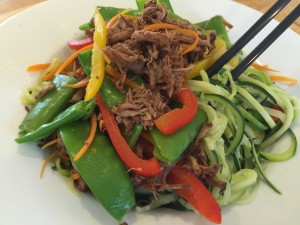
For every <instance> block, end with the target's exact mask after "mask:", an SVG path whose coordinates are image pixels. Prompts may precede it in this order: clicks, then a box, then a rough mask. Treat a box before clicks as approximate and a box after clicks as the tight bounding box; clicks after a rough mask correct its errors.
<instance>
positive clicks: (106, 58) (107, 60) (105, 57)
mask: <svg viewBox="0 0 300 225" xmlns="http://www.w3.org/2000/svg"><path fill="white" fill-rule="evenodd" d="M102 54H103V57H104V60H105V62H106V63H107V64H111V60H110V58H109V57H108V55H106V54H105V52H104V51H103V49H102Z"/></svg>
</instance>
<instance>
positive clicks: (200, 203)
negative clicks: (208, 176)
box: [167, 165, 222, 224]
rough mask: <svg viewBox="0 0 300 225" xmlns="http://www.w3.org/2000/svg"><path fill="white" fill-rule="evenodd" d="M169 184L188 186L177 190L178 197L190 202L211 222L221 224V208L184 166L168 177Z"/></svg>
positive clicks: (174, 169)
mask: <svg viewBox="0 0 300 225" xmlns="http://www.w3.org/2000/svg"><path fill="white" fill-rule="evenodd" d="M167 182H168V184H186V185H189V186H190V188H184V189H176V190H175V192H176V194H177V195H178V196H180V197H181V198H183V199H185V200H186V201H188V202H189V203H190V204H191V205H192V206H193V208H194V209H195V210H197V211H198V212H199V213H200V214H201V215H203V216H204V217H205V218H206V219H207V220H209V221H210V222H213V223H216V224H220V223H221V220H222V218H221V208H220V206H219V205H218V203H217V202H216V200H215V199H214V198H213V197H212V196H211V194H210V193H209V191H208V190H207V189H206V187H205V186H204V185H203V184H202V183H201V181H200V180H199V179H198V178H197V177H196V176H195V175H194V173H192V172H191V171H189V170H188V169H187V168H186V167H183V166H182V165H176V166H175V167H174V168H173V169H172V170H171V171H170V173H169V174H168V176H167Z"/></svg>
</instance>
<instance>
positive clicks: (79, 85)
mask: <svg viewBox="0 0 300 225" xmlns="http://www.w3.org/2000/svg"><path fill="white" fill-rule="evenodd" d="M88 83H89V78H87V77H86V78H84V79H83V80H81V81H79V82H77V83H76V84H68V85H66V86H65V87H67V88H82V87H85V86H86V85H87V84H88Z"/></svg>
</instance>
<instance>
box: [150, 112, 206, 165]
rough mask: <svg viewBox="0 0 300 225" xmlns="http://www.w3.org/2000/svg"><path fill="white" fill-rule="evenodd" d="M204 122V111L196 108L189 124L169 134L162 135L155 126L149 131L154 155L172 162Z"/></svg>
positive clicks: (164, 160)
mask: <svg viewBox="0 0 300 225" xmlns="http://www.w3.org/2000/svg"><path fill="white" fill-rule="evenodd" d="M206 122H207V115H206V113H205V112H204V111H202V110H199V109H198V110H197V113H196V115H195V117H194V119H193V120H192V121H191V122H190V123H189V124H187V125H186V126H184V127H183V128H181V129H180V130H178V131H176V132H175V133H173V134H171V135H164V134H163V133H162V132H160V131H159V130H158V129H157V128H154V129H153V130H151V131H150V136H151V138H152V139H153V143H154V152H153V153H154V156H155V157H156V158H158V159H159V160H161V161H163V162H166V163H169V164H172V163H174V162H175V161H176V160H177V159H178V158H179V157H180V156H181V155H182V153H183V152H184V151H185V150H186V148H187V147H188V146H189V145H190V143H191V142H192V141H193V139H194V138H195V137H196V135H197V134H198V132H199V130H200V128H201V127H202V126H203V125H204V124H205V123H206Z"/></svg>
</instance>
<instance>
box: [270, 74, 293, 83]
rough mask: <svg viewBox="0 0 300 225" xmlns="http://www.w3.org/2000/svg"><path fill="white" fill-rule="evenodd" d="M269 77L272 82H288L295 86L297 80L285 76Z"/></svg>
mask: <svg viewBox="0 0 300 225" xmlns="http://www.w3.org/2000/svg"><path fill="white" fill-rule="evenodd" d="M269 77H270V78H271V79H272V80H273V81H282V82H290V83H291V84H297V83H298V80H297V79H295V78H292V77H285V76H277V75H276V76H275V75H269Z"/></svg>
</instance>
